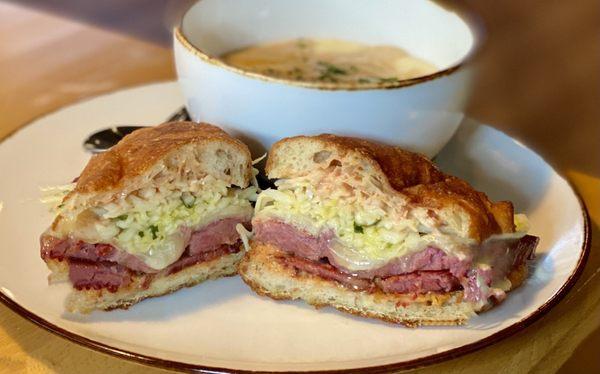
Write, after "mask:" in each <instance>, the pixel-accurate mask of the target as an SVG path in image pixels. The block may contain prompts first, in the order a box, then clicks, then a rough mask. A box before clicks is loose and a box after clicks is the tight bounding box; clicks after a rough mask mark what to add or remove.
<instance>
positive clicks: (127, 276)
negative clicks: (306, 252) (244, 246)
mask: <svg viewBox="0 0 600 374" xmlns="http://www.w3.org/2000/svg"><path fill="white" fill-rule="evenodd" d="M239 250H240V243H239V242H238V243H235V244H223V245H221V246H219V247H218V248H217V249H214V250H212V251H204V252H200V253H197V254H193V255H192V254H190V253H189V252H188V251H186V252H185V253H184V255H183V256H181V258H180V259H179V260H177V261H176V262H175V263H173V264H171V265H169V266H168V267H167V268H165V269H163V270H161V271H160V272H159V273H152V274H149V273H141V274H144V275H146V276H147V277H149V278H148V280H150V279H151V277H156V276H161V275H169V274H174V273H177V272H178V271H181V270H183V269H185V268H187V267H189V266H192V265H195V264H198V263H201V262H208V261H212V260H214V259H216V258H219V257H221V256H224V255H228V254H231V253H236V252H239ZM67 261H68V262H69V280H70V281H71V284H73V287H74V288H76V289H78V290H82V289H96V290H98V289H102V288H106V289H108V290H109V291H110V292H116V291H117V290H118V289H119V287H124V286H127V285H128V284H129V283H131V277H132V275H134V274H135V272H134V271H132V270H131V269H129V268H127V267H125V266H122V265H119V264H117V263H114V262H108V261H96V262H91V261H86V260H79V259H67ZM138 274H140V273H138Z"/></svg>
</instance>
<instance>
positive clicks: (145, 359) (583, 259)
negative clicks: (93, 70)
mask: <svg viewBox="0 0 600 374" xmlns="http://www.w3.org/2000/svg"><path fill="white" fill-rule="evenodd" d="M159 83H164V82H159ZM143 86H145V85H141V86H138V87H143ZM92 99H93V98H86V99H84V100H80V101H77V102H74V103H71V104H69V105H66V106H71V105H74V104H77V103H80V102H85V101H88V100H92ZM62 108H64V107H61V108H58V109H57V110H54V111H51V112H49V113H45V114H43V115H40V116H37V117H36V118H34V119H33V120H32V121H30V122H29V123H27V124H26V125H24V126H21V127H20V128H18V129H17V130H15V131H13V132H11V133H9V134H7V136H5V137H4V138H3V139H2V140H0V143H2V142H4V140H6V139H7V138H9V137H11V136H13V135H15V134H16V133H17V132H19V131H20V130H22V129H24V128H25V127H28V126H30V125H32V124H34V123H35V122H37V120H39V119H41V118H43V117H45V116H47V115H49V114H51V113H54V112H57V111H59V110H60V109H62ZM565 180H566V181H567V183H568V184H569V186H570V187H571V189H572V190H573V192H574V193H575V196H576V197H577V200H578V202H579V206H580V209H581V212H582V215H583V223H584V228H583V229H584V231H583V245H582V252H581V255H580V256H579V259H578V261H577V265H576V267H575V270H574V271H573V272H572V273H571V275H569V278H568V279H567V281H566V282H565V283H564V284H563V285H562V286H561V288H560V289H559V290H558V291H557V292H556V293H555V294H554V295H553V296H552V297H551V298H550V299H548V300H547V301H546V302H545V303H544V304H542V305H541V306H540V307H539V308H537V309H536V310H535V311H534V312H533V313H531V314H529V315H528V316H527V317H525V318H523V319H521V320H520V321H518V322H516V323H514V324H512V325H510V326H508V327H506V328H505V329H502V330H500V331H498V332H496V333H494V334H492V335H490V336H487V337H485V338H483V339H480V340H477V341H475V342H472V343H469V344H466V345H463V346H460V347H457V348H453V349H450V350H447V351H443V352H439V353H435V354H432V355H429V356H424V357H419V358H416V359H412V360H408V361H401V362H397V363H391V364H385V365H379V366H366V367H361V368H352V369H343V370H317V371H302V373H324V374H338V373H340V374H341V373H387V372H391V371H398V370H408V369H414V368H418V367H424V366H429V365H433V364H436V363H440V362H443V361H448V360H451V359H454V358H457V357H460V356H464V355H466V354H468V353H472V352H474V351H477V350H480V349H482V348H484V347H487V346H489V345H492V344H494V343H497V342H499V341H501V340H503V339H505V338H507V337H509V336H511V335H514V334H515V333H516V332H518V331H521V330H523V329H524V328H526V327H528V326H530V325H531V324H532V323H534V322H535V321H537V320H539V319H540V318H541V317H542V316H544V315H545V314H546V313H548V311H550V309H552V308H553V307H554V306H556V305H557V304H558V303H559V302H560V301H561V300H562V299H563V298H564V297H565V296H566V294H567V293H568V292H569V291H570V290H571V289H572V288H573V286H574V285H575V283H576V282H577V280H578V279H579V277H580V276H581V274H582V273H583V270H584V268H585V264H586V263H587V259H588V257H589V253H590V249H591V242H592V234H591V230H590V227H591V223H590V215H589V212H588V209H587V207H586V205H585V203H584V201H583V199H582V198H581V195H580V194H579V192H578V191H577V189H576V188H575V187H574V186H573V184H572V183H571V182H570V181H569V180H568V179H567V178H565ZM0 302H2V303H3V304H4V305H6V306H7V307H8V308H10V309H11V310H12V311H13V312H15V313H17V314H18V315H20V316H21V317H23V318H25V319H27V320H29V321H30V322H33V323H34V324H35V325H37V326H39V327H42V328H44V329H45V330H48V331H50V332H51V333H53V334H56V335H58V336H60V337H62V338H65V339H67V340H70V341H72V342H74V343H77V344H79V345H81V346H84V347H86V348H90V349H93V350H95V351H98V352H101V353H105V354H109V355H112V356H115V357H118V358H124V359H127V360H130V361H134V362H138V363H141V364H145V365H150V366H156V367H160V368H165V369H174V370H178V371H185V372H197V373H256V372H259V371H253V370H237V369H228V368H220V367H211V366H204V365H197V364H190V363H186V362H181V361H173V360H167V359H161V358H157V357H152V356H148V355H144V354H140V353H136V352H132V351H128V350H126V349H121V348H117V347H113V346H111V345H109V344H105V343H101V342H98V341H95V340H92V339H89V338H86V337H84V336H82V335H78V334H76V333H73V332H71V331H68V330H66V329H63V328H62V327H59V326H57V325H55V324H53V323H51V322H49V321H47V320H45V319H44V318H42V317H40V316H38V315H36V314H35V313H32V312H30V311H29V310H27V309H26V308H25V307H23V306H21V305H20V304H18V303H17V302H16V301H15V300H13V299H12V298H10V297H9V296H8V295H6V294H5V293H4V292H2V291H1V290H0ZM260 372H261V373H286V372H288V373H289V372H291V371H271V372H269V371H263V370H260Z"/></svg>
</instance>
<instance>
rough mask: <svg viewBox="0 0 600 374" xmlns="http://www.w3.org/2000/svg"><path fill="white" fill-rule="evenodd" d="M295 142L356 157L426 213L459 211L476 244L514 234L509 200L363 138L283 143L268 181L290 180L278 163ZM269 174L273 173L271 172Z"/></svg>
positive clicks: (319, 138)
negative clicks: (493, 198) (496, 199)
mask: <svg viewBox="0 0 600 374" xmlns="http://www.w3.org/2000/svg"><path fill="white" fill-rule="evenodd" d="M295 142H305V144H306V145H307V146H308V145H309V143H313V147H312V148H313V149H316V148H317V146H314V142H317V143H319V144H318V147H319V148H320V149H323V150H332V151H334V152H335V153H336V154H337V155H338V156H341V157H346V156H348V155H352V156H355V157H356V156H358V157H356V158H358V159H361V160H362V161H364V162H367V163H369V164H370V165H371V166H373V170H374V173H377V174H379V175H380V176H382V177H383V178H382V179H384V180H386V181H387V182H388V183H389V185H390V186H391V187H392V189H393V190H394V191H395V192H396V193H398V194H401V195H403V196H404V197H406V198H407V199H408V204H409V205H411V206H412V207H418V208H425V209H427V212H428V214H430V215H434V216H435V215H436V210H437V211H438V212H440V211H441V210H446V211H452V210H460V211H461V213H462V214H465V215H466V216H467V218H468V220H469V230H468V233H467V236H468V237H470V238H471V239H474V240H476V241H477V242H481V241H483V240H485V239H487V238H488V237H490V236H491V235H494V234H502V233H513V232H514V231H515V226H514V209H513V205H512V203H511V202H508V201H500V202H492V201H491V200H490V199H489V198H488V197H487V195H485V194H484V193H482V192H479V191H476V190H475V189H474V188H473V187H471V186H470V185H469V184H468V183H467V182H465V181H463V180H461V179H459V178H457V177H454V176H451V175H448V174H445V173H444V172H442V171H440V170H439V169H438V168H437V166H435V164H433V162H431V161H430V160H429V159H428V158H426V157H425V156H423V155H421V154H418V153H414V152H409V151H406V150H403V149H401V148H399V147H394V146H389V145H384V144H378V143H374V142H371V141H368V140H364V139H357V138H351V137H343V136H337V135H332V134H321V135H317V136H296V137H290V138H285V139H282V140H280V141H278V142H277V143H275V144H274V145H273V147H272V148H271V151H270V154H269V159H268V160H267V164H266V172H267V175H269V177H271V178H289V177H293V175H291V174H290V173H293V171H292V170H290V169H289V168H287V169H286V170H279V167H278V166H279V165H278V164H280V163H281V162H282V161H283V160H284V158H285V157H286V152H285V151H283V150H284V149H286V147H287V146H288V145H290V144H291V143H295ZM307 148H308V147H307ZM275 169H278V170H275ZM273 171H275V173H273V174H272V172H273ZM283 174H290V175H283Z"/></svg>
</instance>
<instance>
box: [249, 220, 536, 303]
mask: <svg viewBox="0 0 600 374" xmlns="http://www.w3.org/2000/svg"><path fill="white" fill-rule="evenodd" d="M253 226H254V232H255V237H254V240H256V241H258V242H263V243H269V244H273V245H275V246H277V247H278V248H280V249H282V250H283V251H285V253H286V254H287V255H286V256H283V257H282V258H283V260H282V261H283V262H285V263H287V264H288V265H289V266H293V267H294V268H296V269H297V270H299V271H305V272H308V273H311V274H315V275H318V276H320V277H323V278H325V279H332V280H336V281H338V282H340V283H341V284H343V285H345V286H347V287H350V288H353V289H360V290H372V289H373V284H376V285H377V287H379V288H380V289H381V290H383V291H384V292H390V293H427V292H448V291H451V290H457V289H460V288H463V289H464V291H465V298H466V299H467V300H471V301H480V300H487V299H488V298H489V297H490V296H491V294H490V292H496V294H495V295H494V296H496V297H497V298H498V297H500V298H501V297H502V295H498V294H497V293H498V291H490V290H489V289H488V287H489V286H490V285H492V283H493V282H494V281H496V280H500V279H504V277H505V276H506V274H508V273H509V272H510V271H511V270H512V269H514V268H515V267H517V266H520V265H522V264H523V263H524V262H525V261H526V260H528V259H532V258H533V254H534V251H535V248H536V246H537V244H538V241H539V238H537V237H535V236H531V235H526V236H524V237H522V238H520V239H502V240H495V241H490V242H488V243H486V244H484V245H483V246H482V247H481V248H478V250H477V251H474V252H475V253H477V258H476V259H475V260H474V259H473V258H472V257H467V258H465V259H462V260H461V259H458V258H457V257H455V256H451V255H448V254H446V253H445V252H444V251H443V250H442V249H439V248H435V247H427V248H425V249H424V250H423V251H420V252H416V253H412V254H409V255H407V256H402V257H399V258H397V259H394V260H393V261H391V262H390V263H388V264H386V265H385V266H383V267H381V268H378V269H374V270H369V271H350V270H348V269H345V268H343V267H342V266H339V265H338V264H336V263H335V258H334V257H333V256H332V254H331V250H330V243H331V240H333V238H334V237H333V234H332V233H325V234H323V235H321V236H318V237H315V236H312V235H310V234H309V233H308V232H306V231H303V230H301V229H298V228H296V227H294V226H293V225H290V224H286V223H284V222H281V221H279V220H274V219H270V220H259V221H255V222H254V223H253ZM482 261H483V262H485V263H487V264H488V265H489V267H488V268H479V267H477V266H475V265H474V264H475V263H478V262H482ZM484 286H488V287H484Z"/></svg>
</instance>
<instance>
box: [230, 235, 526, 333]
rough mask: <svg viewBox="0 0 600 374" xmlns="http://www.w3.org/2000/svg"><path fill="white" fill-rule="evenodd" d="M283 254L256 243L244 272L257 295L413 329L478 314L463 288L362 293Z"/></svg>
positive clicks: (519, 277)
mask: <svg viewBox="0 0 600 374" xmlns="http://www.w3.org/2000/svg"><path fill="white" fill-rule="evenodd" d="M282 252H283V251H282V250H281V249H279V248H276V247H274V246H272V245H268V244H262V243H256V242H252V249H251V250H250V251H248V252H247V253H246V256H245V257H244V259H242V261H241V263H240V266H239V270H238V271H239V274H240V276H241V277H242V279H243V280H244V282H246V284H248V285H249V286H250V288H252V290H254V291H255V292H256V293H258V294H260V295H263V296H268V297H270V298H273V299H275V300H294V299H300V300H304V301H305V302H307V303H309V304H311V305H313V306H315V307H317V308H319V307H323V306H331V307H334V308H336V309H338V310H340V311H342V312H347V313H351V314H354V315H358V316H363V317H370V318H377V319H380V320H384V321H387V322H391V323H397V324H402V325H405V326H407V327H416V326H423V325H435V326H442V325H461V324H464V323H466V322H467V321H468V319H469V318H470V317H472V316H473V315H475V313H476V309H475V308H476V306H475V305H474V304H473V303H470V302H466V301H464V300H463V292H462V291H454V292H448V293H427V294H422V295H415V294H412V293H411V294H396V293H384V292H382V291H375V292H368V291H356V290H352V289H350V288H347V287H345V286H343V285H342V284H341V283H338V282H337V281H335V280H329V279H324V278H321V277H319V276H317V275H314V274H309V273H305V272H298V271H296V270H295V269H293V268H290V267H287V266H285V265H283V264H282V263H281V262H280V261H278V259H277V257H278V255H279V254H281V253H282ZM526 274H527V268H526V266H521V267H519V268H518V269H517V270H515V271H514V272H513V273H511V274H510V275H509V279H510V280H511V282H512V288H511V289H514V288H516V287H518V286H519V285H520V284H521V283H522V281H523V279H524V278H525V277H526Z"/></svg>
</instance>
